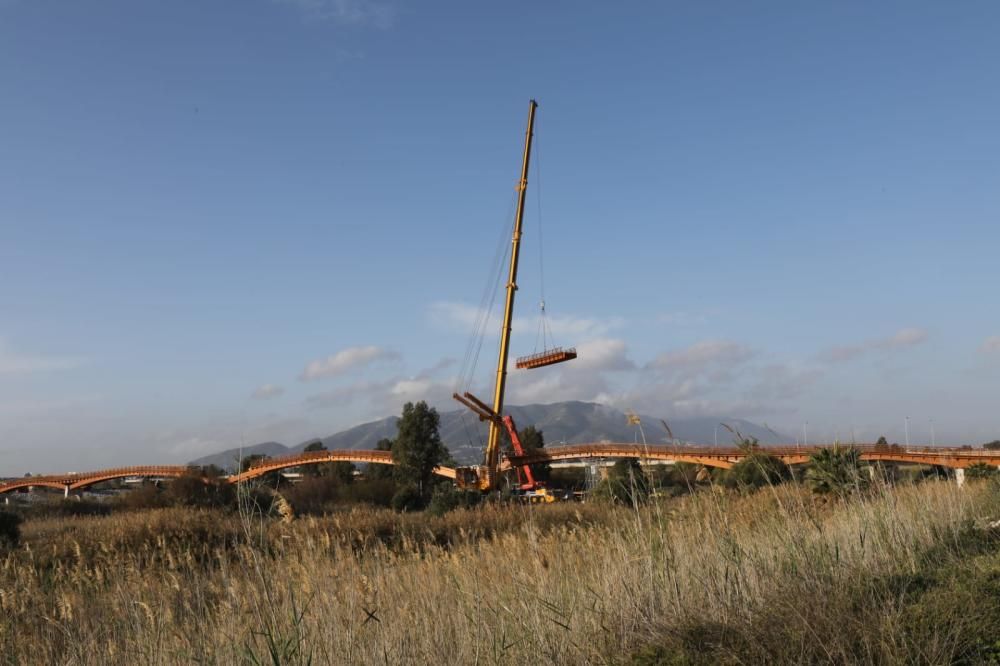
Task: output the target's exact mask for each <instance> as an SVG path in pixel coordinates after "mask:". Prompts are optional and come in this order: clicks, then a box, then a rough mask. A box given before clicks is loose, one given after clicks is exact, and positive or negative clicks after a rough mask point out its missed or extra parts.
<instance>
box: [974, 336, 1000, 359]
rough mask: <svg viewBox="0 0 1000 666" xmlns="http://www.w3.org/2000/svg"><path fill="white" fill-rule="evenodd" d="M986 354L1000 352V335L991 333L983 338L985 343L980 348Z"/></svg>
mask: <svg viewBox="0 0 1000 666" xmlns="http://www.w3.org/2000/svg"><path fill="white" fill-rule="evenodd" d="M979 350H980V351H981V352H983V353H984V354H995V353H997V352H1000V335H991V336H990V337H988V338H986V339H985V340H983V345H982V346H981V347H980V348H979Z"/></svg>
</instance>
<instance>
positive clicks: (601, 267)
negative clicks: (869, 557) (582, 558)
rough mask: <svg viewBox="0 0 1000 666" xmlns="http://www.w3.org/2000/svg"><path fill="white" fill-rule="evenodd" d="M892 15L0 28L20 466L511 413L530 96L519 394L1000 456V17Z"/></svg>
mask: <svg viewBox="0 0 1000 666" xmlns="http://www.w3.org/2000/svg"><path fill="white" fill-rule="evenodd" d="M877 4H878V5H879V6H878V7H877V8H876V7H874V6H873V5H874V3H867V2H836V3H800V2H787V3H783V2H776V3H774V2H772V3H743V2H717V3H706V2H669V3H663V2H655V3H654V2H650V3H630V4H628V5H627V7H628V9H623V8H622V7H623V6H624V5H621V4H620V3H607V2H601V3H586V2H572V3H569V2H552V3H538V2H524V3H521V2H506V3H468V2H421V3H415V2H401V1H397V2H394V1H392V0H386V1H384V2H381V1H379V2H376V1H375V0H241V1H240V2H235V1H228V2H227V1H224V0H220V1H218V2H211V3H207V2H195V1H193V0H190V1H189V0H176V1H171V2H157V1H153V0H117V1H116V0H107V1H104V0H85V1H81V2H71V3H69V2H58V1H56V0H2V1H0V86H2V88H0V90H2V97H0V99H2V103H0V133H2V134H0V136H2V141H0V146H2V152H0V476H4V475H14V474H21V473H24V472H27V471H32V472H54V471H66V470H74V469H77V470H82V469H90V468H97V467H102V466H108V465H116V464H132V463H142V462H149V463H153V462H164V463H167V462H182V461H185V460H189V459H191V458H193V457H196V456H200V455H202V454H205V453H209V452H213V451H215V450H218V449H221V448H228V447H232V446H237V445H239V444H240V443H241V442H246V443H252V442H257V441H261V440H267V439H276V440H279V441H282V442H285V443H288V444H294V443H298V442H300V441H302V440H304V439H306V438H309V437H313V436H317V435H326V434H330V433H333V432H335V431H337V430H340V429H342V428H344V427H347V426H351V425H354V424H357V423H360V422H362V421H365V420H368V419H372V418H377V417H382V416H385V415H388V414H392V413H398V411H399V409H400V406H401V404H402V403H403V402H405V401H407V400H414V399H421V398H426V399H428V400H430V401H432V402H434V403H435V404H437V405H439V406H441V407H446V408H451V405H450V404H449V400H448V398H447V396H448V395H450V393H451V391H452V389H453V388H454V387H455V386H456V385H460V386H465V385H468V386H471V387H472V388H473V389H474V390H476V391H480V392H482V393H488V392H489V389H488V388H484V387H486V386H487V385H488V384H489V382H490V380H491V373H492V365H493V363H494V362H495V354H496V352H495V344H496V340H495V335H496V329H497V327H498V326H497V323H496V321H495V318H494V319H493V320H491V321H490V322H489V325H488V327H487V330H488V332H489V334H490V335H489V336H488V337H487V338H486V339H485V340H484V342H483V346H482V348H481V350H480V352H479V361H478V364H476V365H475V367H474V368H473V369H472V370H471V371H470V367H469V366H470V364H469V363H467V362H466V359H467V350H468V345H469V340H470V335H471V333H472V332H473V331H474V330H475V327H476V323H477V321H479V317H478V311H477V306H478V304H479V303H480V299H481V297H482V295H483V293H484V286H485V285H486V284H487V283H488V277H489V275H490V273H491V270H492V268H493V265H494V263H493V258H494V257H495V256H496V252H497V248H498V247H500V248H503V247H504V243H505V241H504V240H503V235H504V233H505V229H506V227H507V225H508V224H509V220H510V209H511V200H512V196H513V185H514V183H515V181H516V178H517V171H518V168H519V161H520V150H521V141H522V135H523V131H524V130H523V127H524V122H525V116H526V111H527V101H528V99H529V98H531V97H536V98H537V99H538V100H539V102H540V104H541V106H540V109H539V112H538V126H537V144H536V145H537V152H536V156H537V160H536V164H537V165H538V169H537V171H534V172H533V174H532V181H531V185H530V186H529V188H530V189H529V202H528V217H527V220H526V230H525V241H524V257H523V264H522V266H523V272H522V276H521V279H520V280H519V282H520V286H521V288H520V291H519V299H520V301H519V306H518V313H517V314H518V319H517V322H516V324H515V336H514V352H515V354H523V353H530V352H532V351H534V350H535V349H536V346H537V345H536V334H537V331H538V308H537V303H538V301H539V300H540V298H541V296H542V294H541V283H542V280H541V279H540V278H541V275H540V273H541V268H540V262H539V240H540V239H541V240H543V241H544V242H543V243H542V247H543V248H544V277H545V281H544V282H545V298H546V301H547V305H548V312H549V316H548V320H549V324H550V327H551V330H552V335H553V337H554V339H555V341H556V343H558V344H562V345H571V344H575V345H577V347H578V349H579V352H580V358H579V360H578V361H576V362H575V363H573V364H566V365H564V366H558V367H553V368H550V369H547V370H539V371H535V372H532V373H514V374H513V375H512V377H511V383H510V396H509V399H510V401H511V402H515V403H525V402H553V401H558V400H565V399H579V400H592V401H600V402H604V403H608V404H612V405H616V406H620V407H623V408H625V407H630V408H634V409H636V410H639V411H642V412H645V413H653V414H657V415H663V416H666V417H668V418H669V417H680V416H686V415H703V414H709V415H717V416H720V417H723V416H725V417H744V418H748V419H753V420H756V421H758V422H766V423H768V424H769V425H770V426H771V427H774V428H778V429H781V430H783V431H784V432H787V433H790V434H797V433H801V432H802V430H803V426H804V424H805V423H807V422H808V424H809V425H808V429H809V433H810V440H813V441H815V440H819V439H832V438H834V437H841V438H845V437H849V436H850V433H851V431H852V430H853V431H854V432H855V434H856V436H857V437H858V438H861V439H865V438H874V437H877V436H878V435H879V434H881V433H886V434H887V435H888V436H889V437H890V438H895V439H899V440H902V438H903V424H904V419H906V417H909V418H910V431H911V439H913V440H915V441H925V440H929V439H930V426H931V421H932V420H933V423H934V427H935V428H936V435H937V440H938V442H939V443H940V442H942V441H949V442H956V443H965V442H969V443H975V442H981V441H984V440H987V439H993V438H996V437H1000V415H998V409H997V397H998V390H997V389H998V385H1000V309H998V308H997V306H996V302H997V288H998V283H1000V280H998V272H997V248H998V247H1000V231H998V228H1000V227H998V224H997V222H998V214H1000V187H998V185H1000V131H998V126H997V118H1000V86H998V85H997V82H998V80H1000V65H998V63H1000V40H997V39H996V36H997V35H998V34H1000V6H998V5H996V3H991V2H963V3H941V2H905V3H903V2H901V3H877ZM539 222H541V227H539ZM540 230H541V233H540ZM487 300H488V299H487ZM475 350H476V347H474V348H473V352H475ZM472 356H475V353H473V354H472Z"/></svg>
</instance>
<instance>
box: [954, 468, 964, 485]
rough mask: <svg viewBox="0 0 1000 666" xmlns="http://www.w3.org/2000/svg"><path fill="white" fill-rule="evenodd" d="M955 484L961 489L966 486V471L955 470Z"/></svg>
mask: <svg viewBox="0 0 1000 666" xmlns="http://www.w3.org/2000/svg"><path fill="white" fill-rule="evenodd" d="M955 483H957V484H958V487H959V488H961V487H962V486H964V485H965V470H964V469H962V468H961V467H956V468H955Z"/></svg>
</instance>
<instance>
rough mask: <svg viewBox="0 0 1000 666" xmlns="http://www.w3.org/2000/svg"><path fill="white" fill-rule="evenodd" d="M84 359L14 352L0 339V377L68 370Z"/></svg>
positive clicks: (78, 364) (81, 362) (82, 362)
mask: <svg viewBox="0 0 1000 666" xmlns="http://www.w3.org/2000/svg"><path fill="white" fill-rule="evenodd" d="M84 362H85V361H84V359H82V358H77V357H70V356H40V355H37V354H25V353H21V352H15V351H14V350H12V349H11V348H10V346H9V345H8V344H7V343H6V341H5V340H3V339H2V338H0V375H14V374H31V373H34V372H46V371H49V370H69V369H71V368H76V367H79V366H81V365H83V364H84Z"/></svg>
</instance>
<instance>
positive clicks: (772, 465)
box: [723, 451, 792, 490]
mask: <svg viewBox="0 0 1000 666" xmlns="http://www.w3.org/2000/svg"><path fill="white" fill-rule="evenodd" d="M791 478H792V471H791V469H789V467H788V465H786V464H785V463H784V462H782V461H781V459H780V458H775V457H774V456H772V455H769V454H767V453H761V452H756V451H755V452H753V453H749V454H748V455H746V456H745V457H744V458H743V459H742V460H740V461H739V462H738V463H736V464H735V465H733V466H732V467H730V468H729V470H727V472H726V474H725V476H724V477H723V483H724V484H725V485H726V486H727V487H729V488H738V489H741V490H752V489H754V488H761V487H763V486H773V485H777V484H779V483H784V482H785V481H788V480H789V479H791Z"/></svg>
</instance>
